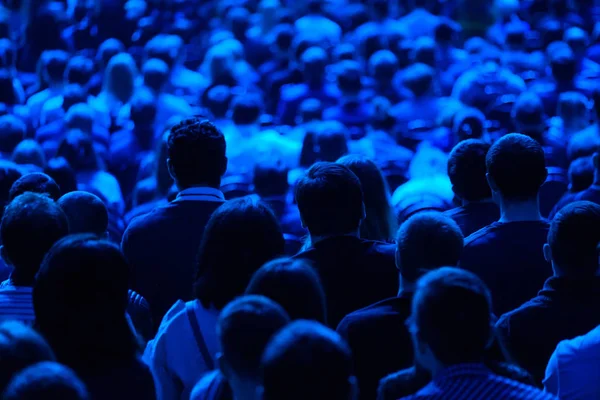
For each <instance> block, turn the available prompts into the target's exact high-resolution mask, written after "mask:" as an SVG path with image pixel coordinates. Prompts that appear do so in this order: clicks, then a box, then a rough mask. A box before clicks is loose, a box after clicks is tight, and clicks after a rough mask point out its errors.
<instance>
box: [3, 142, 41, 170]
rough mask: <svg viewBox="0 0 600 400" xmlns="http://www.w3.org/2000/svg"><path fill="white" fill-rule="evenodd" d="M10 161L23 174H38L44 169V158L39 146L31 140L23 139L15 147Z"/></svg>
mask: <svg viewBox="0 0 600 400" xmlns="http://www.w3.org/2000/svg"><path fill="white" fill-rule="evenodd" d="M11 160H12V161H13V162H14V163H15V164H17V165H19V167H20V168H21V169H22V170H23V172H24V173H27V172H40V171H43V170H44V167H46V156H44V151H43V150H42V148H41V146H40V145H39V144H38V143H37V142H36V141H35V140H33V139H25V140H23V141H22V142H21V143H19V144H18V145H17V147H15V150H14V151H13V154H12V158H11Z"/></svg>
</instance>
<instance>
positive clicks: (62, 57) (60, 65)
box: [42, 50, 69, 82]
mask: <svg viewBox="0 0 600 400" xmlns="http://www.w3.org/2000/svg"><path fill="white" fill-rule="evenodd" d="M42 59H43V60H45V63H44V70H45V72H46V74H47V76H48V79H50V81H51V82H62V81H63V79H64V76H65V70H66V68H67V63H68V61H69V55H68V53H67V52H66V51H63V50H46V51H44V52H43V53H42Z"/></svg>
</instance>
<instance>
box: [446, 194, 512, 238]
mask: <svg viewBox="0 0 600 400" xmlns="http://www.w3.org/2000/svg"><path fill="white" fill-rule="evenodd" d="M444 214H445V215H447V216H448V217H450V218H452V219H453V220H454V222H456V224H457V225H458V226H459V227H460V230H461V231H462V234H463V236H464V237H467V236H469V235H471V234H473V233H475V232H477V231H478V230H480V229H482V228H485V227H486V226H488V225H490V224H491V223H493V222H496V221H498V219H500V209H499V208H498V206H497V205H496V204H494V203H490V202H483V203H469V204H466V205H464V206H461V207H456V208H453V209H452V210H448V211H446V212H445V213H444Z"/></svg>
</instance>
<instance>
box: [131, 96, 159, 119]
mask: <svg viewBox="0 0 600 400" xmlns="http://www.w3.org/2000/svg"><path fill="white" fill-rule="evenodd" d="M156 108H157V106H156V98H154V96H152V93H151V92H150V91H149V90H147V89H146V90H137V91H136V92H135V93H134V95H133V97H132V98H131V112H130V119H131V121H132V122H133V123H134V124H135V126H136V127H139V126H140V125H152V124H153V123H154V120H155V118H156V111H157V110H156Z"/></svg>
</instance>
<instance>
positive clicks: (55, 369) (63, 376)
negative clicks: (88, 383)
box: [2, 361, 89, 400]
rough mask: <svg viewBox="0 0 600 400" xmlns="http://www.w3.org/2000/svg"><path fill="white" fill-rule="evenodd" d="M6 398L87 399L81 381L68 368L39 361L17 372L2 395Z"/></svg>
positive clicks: (11, 399) (8, 399)
mask: <svg viewBox="0 0 600 400" xmlns="http://www.w3.org/2000/svg"><path fill="white" fill-rule="evenodd" d="M2 398H4V399H7V400H27V399H39V400H52V399H58V398H60V399H64V400H88V399H89V395H88V393H87V389H86V388H85V385H84V384H83V382H81V381H80V380H79V378H78V377H77V375H75V373H74V372H73V371H72V370H70V369H69V368H67V367H65V366H63V365H60V364H58V363H55V362H50V361H46V362H41V363H38V364H34V365H32V366H30V367H28V368H25V369H24V370H23V371H21V372H19V373H18V374H17V375H16V376H15V377H14V378H13V380H12V381H11V382H10V384H9V385H8V387H7V388H6V391H5V392H4V395H3V397H2Z"/></svg>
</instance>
